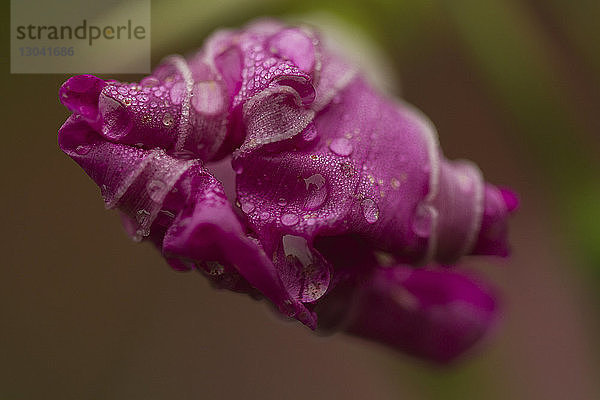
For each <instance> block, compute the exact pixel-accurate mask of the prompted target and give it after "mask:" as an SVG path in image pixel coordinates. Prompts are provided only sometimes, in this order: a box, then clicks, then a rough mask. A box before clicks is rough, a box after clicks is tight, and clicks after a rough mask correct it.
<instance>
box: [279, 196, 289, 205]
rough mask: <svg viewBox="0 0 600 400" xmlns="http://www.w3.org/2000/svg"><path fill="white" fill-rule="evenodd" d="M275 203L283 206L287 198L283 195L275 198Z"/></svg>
mask: <svg viewBox="0 0 600 400" xmlns="http://www.w3.org/2000/svg"><path fill="white" fill-rule="evenodd" d="M277 204H279V205H280V206H281V207H284V206H285V205H286V204H287V200H286V199H284V198H283V197H280V198H279V200H277Z"/></svg>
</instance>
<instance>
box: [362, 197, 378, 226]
mask: <svg viewBox="0 0 600 400" xmlns="http://www.w3.org/2000/svg"><path fill="white" fill-rule="evenodd" d="M360 207H361V208H362V212H363V216H364V217H365V219H366V220H367V222H368V223H369V224H374V223H375V222H377V220H378V219H379V207H377V203H375V202H374V201H373V200H372V199H364V200H363V201H362V202H361V203H360Z"/></svg>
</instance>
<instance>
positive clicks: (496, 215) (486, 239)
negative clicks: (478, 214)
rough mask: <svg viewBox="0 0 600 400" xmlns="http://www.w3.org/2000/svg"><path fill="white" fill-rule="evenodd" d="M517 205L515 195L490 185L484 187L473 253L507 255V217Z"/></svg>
mask: <svg viewBox="0 0 600 400" xmlns="http://www.w3.org/2000/svg"><path fill="white" fill-rule="evenodd" d="M516 207H518V200H517V198H516V196H514V195H512V196H511V195H510V194H509V192H508V191H506V190H503V191H502V190H500V189H498V188H496V187H494V186H492V185H489V184H488V185H486V187H485V207H484V212H483V218H482V222H481V230H480V231H479V236H478V238H477V242H476V244H475V248H474V249H473V254H480V255H494V256H500V257H508V255H509V254H510V248H509V245H508V217H509V215H510V212H511V208H512V209H513V210H514V209H515V208H516Z"/></svg>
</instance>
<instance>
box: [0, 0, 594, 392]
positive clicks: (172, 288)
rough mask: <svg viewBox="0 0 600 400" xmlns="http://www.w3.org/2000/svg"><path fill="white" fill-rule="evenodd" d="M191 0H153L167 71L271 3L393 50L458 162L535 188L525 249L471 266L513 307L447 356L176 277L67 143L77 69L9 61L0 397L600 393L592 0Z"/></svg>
mask: <svg viewBox="0 0 600 400" xmlns="http://www.w3.org/2000/svg"><path fill="white" fill-rule="evenodd" d="M176 3H177V2H175V1H171V2H167V1H154V2H153V4H152V6H153V8H152V43H153V54H152V56H153V65H156V63H157V62H159V61H160V59H161V58H162V57H164V56H165V55H167V54H169V53H173V52H182V53H186V52H189V51H190V50H193V49H194V48H196V47H199V46H201V44H202V42H203V39H204V38H205V37H206V35H207V34H208V33H209V32H211V31H212V30H214V29H215V28H218V27H220V26H239V25H240V24H242V23H244V22H245V21H247V20H248V19H251V18H253V17H256V16H259V15H288V14H298V13H305V12H314V11H327V12H329V13H330V14H331V15H333V16H335V17H336V18H339V19H341V20H344V21H346V23H348V24H350V25H351V26H355V27H356V29H357V31H361V32H365V34H366V35H367V36H369V37H370V38H371V40H373V42H374V43H375V44H376V45H377V46H380V47H381V48H382V49H383V50H382V51H383V52H384V53H385V54H387V56H388V57H389V58H390V60H391V62H392V68H393V71H394V72H395V74H396V75H397V76H396V77H395V78H396V79H397V80H398V81H399V82H401V86H402V88H401V92H402V95H403V97H404V98H406V99H407V100H408V101H409V102H411V103H413V104H415V105H416V106H417V107H419V108H420V109H421V110H423V111H424V112H425V113H426V114H427V115H428V116H429V117H430V118H431V119H432V120H433V121H434V123H435V124H436V126H437V128H438V131H439V134H440V141H441V143H442V147H443V149H444V151H445V153H446V155H447V156H448V157H450V158H469V159H472V160H473V161H475V162H477V163H478V164H479V165H480V166H481V168H482V170H483V171H484V173H485V175H486V178H487V179H488V180H490V181H492V182H495V183H498V184H503V185H509V186H512V187H514V188H515V189H516V190H517V191H518V192H519V193H520V194H521V197H522V209H521V211H520V212H519V214H518V215H517V216H516V218H514V219H513V220H512V222H511V242H512V243H513V250H514V255H513V257H512V258H511V259H510V260H508V261H497V260H487V259H474V260H468V261H467V262H466V267H467V268H474V269H477V270H479V271H481V273H482V274H484V275H486V276H487V277H488V278H489V279H490V280H491V281H492V282H494V283H495V284H496V285H497V286H498V287H499V289H500V292H501V293H502V300H503V305H504V316H503V320H502V322H501V323H500V324H499V326H498V327H497V329H496V330H495V331H494V332H493V333H492V335H490V337H489V338H488V339H487V340H486V341H485V342H484V343H483V344H482V345H481V346H480V347H479V348H477V349H476V351H474V352H473V353H471V354H469V355H468V356H467V357H465V358H464V359H463V360H461V362H459V363H457V364H455V365H453V366H451V367H449V368H445V369H441V368H434V367H432V366H429V365H426V364H422V363H420V362H418V361H415V360H414V359H411V358H407V357H404V356H401V355H398V354H394V353H391V352H390V351H389V350H388V349H386V348H383V347H379V346H377V345H373V344H370V343H365V342H361V341H359V340H356V339H353V338H349V337H345V336H342V335H338V336H334V337H331V338H319V337H315V336H313V335H311V334H310V332H309V331H308V330H307V329H305V328H303V327H302V326H300V325H299V324H290V323H285V322H282V321H280V320H278V319H277V318H276V317H274V316H273V315H272V314H271V312H270V310H269V309H268V308H267V307H266V306H265V305H264V304H262V303H257V302H253V301H251V300H249V299H248V298H246V297H244V296H239V295H235V294H232V293H227V292H218V291H215V290H213V289H211V288H210V287H209V285H208V284H207V283H206V282H205V280H204V279H203V278H202V277H201V276H200V275H199V274H195V273H176V272H174V271H172V270H171V269H169V268H168V267H167V265H166V263H165V262H164V261H163V260H162V259H161V257H160V256H159V254H158V253H157V252H156V251H155V250H154V249H152V248H151V247H150V246H149V245H138V244H135V243H133V242H131V241H130V240H128V239H127V237H126V235H125V233H124V232H123V230H122V228H121V227H120V223H119V220H118V217H117V215H116V214H115V213H114V212H107V211H105V210H104V207H103V203H102V201H101V199H100V196H99V190H98V189H97V188H96V186H95V185H94V184H93V183H92V182H91V181H90V180H89V179H88V178H87V176H86V175H85V174H84V173H83V172H82V171H81V169H80V168H79V167H77V166H76V165H75V163H73V162H72V161H71V160H70V159H69V158H68V157H67V156H65V155H64V154H62V153H61V152H60V150H59V149H58V146H57V143H56V132H57V130H58V128H59V127H60V125H61V124H62V122H63V121H64V120H65V119H66V117H67V116H68V113H67V111H66V110H65V109H64V108H63V107H62V106H61V104H60V103H59V101H58V96H57V91H58V87H59V86H60V84H61V83H62V82H63V81H64V80H65V79H66V78H67V77H68V76H67V75H11V74H9V62H8V60H7V59H6V58H2V60H1V64H2V65H1V66H0V67H1V69H2V94H3V96H2V100H1V101H2V107H1V110H2V120H3V121H4V129H3V133H4V136H3V139H4V143H3V145H2V150H3V151H2V157H1V159H0V160H1V161H0V162H1V164H2V168H1V171H2V187H3V190H2V211H3V212H2V221H3V224H2V226H3V229H2V235H1V237H0V243H1V246H2V253H3V255H4V257H3V262H2V265H3V267H2V277H1V278H0V310H1V311H0V318H1V321H2V329H1V331H0V399H187V398H190V399H191V398H197V399H230V398H247V399H306V398H311V399H331V398H335V399H340V398H350V399H365V398H369V399H371V398H372V399H398V398H403V399H556V400H559V399H561V400H562V399H581V400H588V399H596V398H600V391H599V382H598V376H599V373H600V365H599V357H598V356H599V346H598V337H599V336H598V333H599V329H598V328H599V327H598V322H599V320H600V319H599V314H598V305H599V304H600V296H599V295H598V288H599V287H600V250H599V247H600V246H599V242H600V240H599V239H600V218H599V217H600V205H599V201H600V189H599V185H598V183H599V181H598V172H599V171H600V168H599V166H600V162H599V157H598V154H599V152H598V150H599V147H600V146H599V145H600V136H599V128H600V122H599V119H598V111H599V110H600V45H599V43H600V42H599V41H598V38H600V30H599V29H598V28H597V27H596V23H597V22H596V21H597V20H598V17H600V6H599V5H598V4H599V3H598V2H597V1H595V0H594V1H591V0H590V1H586V0H579V1H572V2H567V1H563V0H547V1H543V0H523V1H516V0H490V1H485V2H477V1H475V0H456V1H453V2H445V1H442V0H440V1H417V0H415V1H410V0H400V1H396V2H385V1H381V0H377V1H374V2H372V3H369V4H366V3H365V4H363V3H362V2H358V1H354V0H352V1H348V2H344V3H341V2H336V1H333V0H330V1H324V2H316V1H315V2H312V1H307V2H303V3H302V4H296V3H292V2H289V1H279V2H275V1H267V0H261V1H255V2H252V3H250V2H241V1H239V0H227V1H220V2H217V1H212V0H210V1H208V0H207V1H192V0H181V1H180V2H179V3H180V4H176ZM4 11H6V12H4V13H3V17H2V18H3V24H2V27H1V28H0V30H1V32H2V37H3V38H4V40H3V46H4V48H5V51H4V52H3V54H8V47H7V46H8V38H9V24H8V15H9V13H8V4H5V5H4ZM117 78H119V79H123V80H131V81H133V80H138V79H139V78H140V76H132V75H129V76H119V77H117Z"/></svg>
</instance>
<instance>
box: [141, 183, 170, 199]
mask: <svg viewBox="0 0 600 400" xmlns="http://www.w3.org/2000/svg"><path fill="white" fill-rule="evenodd" d="M166 188H167V186H166V185H165V184H164V182H162V181H159V180H158V179H153V180H151V181H150V182H148V185H146V190H148V196H150V198H151V199H152V201H153V202H155V203H160V202H162V201H163V199H164V196H165V194H166V193H165V189H166Z"/></svg>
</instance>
